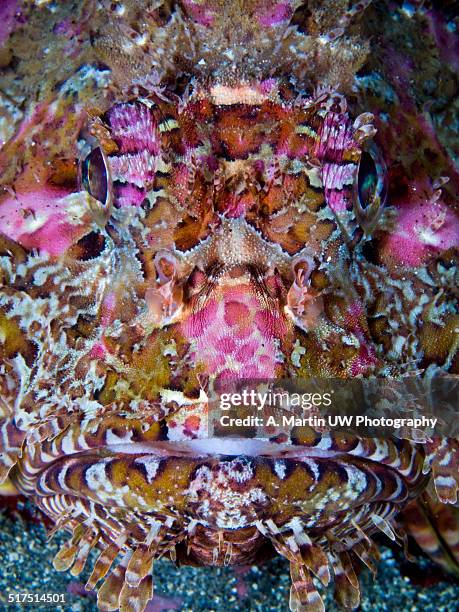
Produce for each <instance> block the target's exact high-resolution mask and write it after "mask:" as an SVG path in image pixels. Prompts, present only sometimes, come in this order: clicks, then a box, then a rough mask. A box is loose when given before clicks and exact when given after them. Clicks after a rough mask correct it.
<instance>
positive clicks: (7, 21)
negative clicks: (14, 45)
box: [0, 0, 19, 47]
mask: <svg viewBox="0 0 459 612" xmlns="http://www.w3.org/2000/svg"><path fill="white" fill-rule="evenodd" d="M18 6H19V2H18V0H2V2H1V6H0V47H3V45H4V44H5V42H6V41H7V40H8V36H9V35H10V34H11V32H12V31H13V29H14V27H15V25H16V11H17V10H18Z"/></svg>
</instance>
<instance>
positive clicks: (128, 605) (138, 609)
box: [118, 574, 153, 612]
mask: <svg viewBox="0 0 459 612" xmlns="http://www.w3.org/2000/svg"><path fill="white" fill-rule="evenodd" d="M152 597H153V577H152V575H151V574H149V575H148V576H145V577H144V578H143V579H142V580H141V581H140V582H139V584H138V585H137V586H130V585H129V584H128V583H127V582H125V583H124V585H123V587H122V589H121V593H120V597H119V602H118V603H119V609H120V612H142V611H143V610H144V609H145V608H146V606H147V603H148V602H149V601H150V599H151V598H152Z"/></svg>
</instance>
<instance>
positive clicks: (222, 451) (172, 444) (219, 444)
mask: <svg viewBox="0 0 459 612" xmlns="http://www.w3.org/2000/svg"><path fill="white" fill-rule="evenodd" d="M323 446H324V448H319V447H314V448H311V447H307V446H299V445H293V446H292V445H291V444H278V443H276V442H272V441H270V440H260V439H257V438H242V437H240V438H239V437H231V438H219V437H213V438H196V439H193V440H180V441H173V440H167V441H157V442H151V443H143V442H135V443H128V444H108V445H107V446H106V447H105V449H106V450H107V451H109V452H111V453H122V454H126V455H132V454H139V453H142V454H151V455H155V456H158V457H218V456H220V457H221V456H225V457H240V456H245V457H266V458H273V459H276V458H283V459H297V460H301V458H302V457H324V458H326V457H334V456H337V455H339V454H340V453H339V451H335V450H328V449H327V448H326V446H327V443H325V444H324V445H323Z"/></svg>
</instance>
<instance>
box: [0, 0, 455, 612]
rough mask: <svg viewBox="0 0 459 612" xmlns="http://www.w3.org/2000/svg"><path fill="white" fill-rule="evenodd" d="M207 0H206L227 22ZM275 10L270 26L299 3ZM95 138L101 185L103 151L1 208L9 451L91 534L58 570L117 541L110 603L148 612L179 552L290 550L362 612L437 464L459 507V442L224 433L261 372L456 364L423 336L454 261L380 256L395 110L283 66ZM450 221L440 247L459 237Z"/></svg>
mask: <svg viewBox="0 0 459 612" xmlns="http://www.w3.org/2000/svg"><path fill="white" fill-rule="evenodd" d="M196 4H197V3H194V2H189V3H188V2H187V3H184V5H185V8H186V9H187V10H189V11H191V13H192V15H193V18H194V19H195V20H196V22H197V23H198V24H199V25H201V26H203V27H208V25H207V23H208V22H209V24H211V22H212V19H213V18H212V11H210V9H209V11H210V12H206V10H207V9H206V8H205V7H204V8H203V7H202V6H201V5H199V10H198V7H197V6H195V5H196ZM265 4H266V3H260V5H262V8H261V9H260V11H261V12H260V15H259V21H260V23H261V24H262V25H263V27H265V26H266V27H274V26H275V25H276V24H277V21H276V20H280V21H283V20H284V21H285V20H286V19H288V18H289V15H290V13H289V11H290V12H291V11H292V10H293V9H292V8H291V7H290V4H288V3H285V6H284V5H283V4H282V3H277V4H276V5H275V6H274V7H273V12H270V11H268V12H266V7H265ZM283 7H284V8H283ZM274 9H275V10H274ZM196 11H197V12H196ZM285 11H287V13H286V14H284V13H285ZM195 12H196V14H195ZM349 19H350V17H349ZM209 20H210V21H209ZM265 22H266V23H265ZM331 38H333V37H331ZM90 132H91V135H92V136H91V138H92V139H89V141H88V143H87V145H86V153H89V151H90V150H91V149H92V150H93V151H98V153H97V156H98V157H97V160H98V161H97V162H96V161H94V168H95V172H96V173H97V177H96V179H97V180H96V179H94V176H93V177H91V178H90V179H89V180H88V177H87V176H85V172H86V170H87V167H88V166H87V165H86V166H85V165H84V163H83V167H82V170H81V175H82V178H81V185H80V190H79V191H76V192H75V193H72V194H69V195H62V194H61V193H55V192H52V193H50V192H49V187H44V188H43V189H42V190H41V191H39V190H36V192H35V193H36V194H40V197H38V195H35V197H30V198H29V199H30V201H29V200H27V202H28V206H27V207H24V205H23V204H22V207H21V205H18V203H17V200H15V199H14V198H12V197H11V196H9V197H5V199H4V201H3V202H2V203H1V204H0V231H1V232H2V275H3V283H4V284H3V286H2V289H1V292H0V308H1V311H0V314H1V318H0V326H1V327H0V330H1V340H2V344H1V345H0V351H1V354H2V366H1V368H2V369H1V371H0V373H1V378H0V384H1V385H2V387H1V388H2V403H1V410H2V420H1V421H0V426H1V430H0V431H1V433H2V442H1V444H0V450H1V451H2V466H3V471H4V473H5V475H6V473H7V472H8V471H9V470H10V468H11V466H14V467H13V469H11V471H10V472H9V474H10V477H11V479H12V480H13V481H14V482H15V484H16V485H17V487H18V488H19V490H20V491H22V492H24V493H25V494H27V495H30V496H31V497H33V498H34V499H35V501H36V503H37V504H38V505H39V506H40V507H41V508H42V509H43V510H44V511H45V512H46V513H47V514H48V515H49V516H51V517H52V518H53V519H55V521H56V529H58V528H61V527H64V528H67V529H68V530H71V531H72V532H73V536H72V538H71V540H70V541H69V542H68V544H66V545H65V546H64V547H63V548H62V550H61V551H60V552H59V553H58V555H57V557H56V559H55V566H56V568H57V569H67V568H70V567H72V570H71V571H72V573H74V574H78V573H79V572H81V570H82V568H83V566H84V563H85V561H86V557H87V555H88V552H89V551H90V549H91V548H93V547H94V546H97V547H98V548H100V549H101V551H102V552H101V555H100V557H99V558H98V560H97V562H96V564H95V568H94V571H93V573H92V575H91V577H90V579H89V581H88V588H91V587H94V586H95V585H96V583H97V582H98V581H99V580H102V585H101V586H100V588H99V591H98V601H99V606H100V608H101V609H105V610H115V609H117V608H118V607H119V608H120V609H121V610H130V609H133V608H134V609H143V608H144V607H145V605H146V602H147V601H148V600H149V599H150V597H151V592H152V591H151V589H152V577H151V565H152V561H153V559H154V558H156V557H158V556H160V555H162V554H165V553H169V554H170V555H171V557H172V558H177V559H178V560H179V561H180V562H182V563H193V564H203V565H209V564H214V565H215V564H247V563H255V562H257V561H259V560H260V559H262V558H265V557H266V556H267V555H269V554H271V553H272V550H273V548H274V549H275V550H276V551H277V552H279V553H280V554H281V555H283V556H285V557H286V558H287V559H288V560H289V561H290V565H291V575H292V590H291V601H290V606H291V609H292V610H302V609H306V608H307V609H308V610H316V609H317V610H320V609H322V607H323V604H322V601H321V598H320V595H319V594H318V592H317V590H316V588H315V586H314V584H313V582H312V578H311V577H312V575H315V576H317V577H318V578H319V579H320V580H321V581H322V583H323V584H325V585H326V584H328V582H329V581H330V577H331V570H332V571H333V574H334V583H335V593H336V598H337V600H338V602H339V603H341V604H342V605H343V606H345V607H351V608H352V607H356V606H357V605H358V601H359V586H358V580H357V578H356V574H355V568H356V567H357V565H358V562H359V559H360V560H361V561H363V563H365V564H366V565H367V566H369V567H370V568H372V569H373V565H374V559H375V558H377V549H376V547H375V545H374V543H373V541H372V540H371V536H372V535H373V534H374V533H375V532H376V531H378V530H380V531H382V532H383V533H385V534H386V535H388V536H389V537H390V538H392V539H397V540H401V541H403V540H404V534H403V530H401V529H400V530H398V531H397V529H399V528H398V525H397V524H396V515H397V513H398V512H399V510H400V509H401V508H403V507H404V506H405V504H406V503H407V502H409V501H410V500H413V499H415V498H418V497H419V496H420V495H421V493H422V491H423V490H424V489H425V488H426V486H427V485H428V483H429V481H431V482H433V483H434V485H435V488H436V493H437V494H438V497H439V499H440V500H441V501H442V502H444V503H455V502H456V499H457V488H458V481H459V474H458V462H457V452H458V451H457V449H458V445H457V441H455V440H447V439H446V438H443V439H434V440H433V441H428V442H425V443H419V442H416V441H414V440H411V439H404V440H400V439H396V438H394V439H393V440H376V439H366V440H365V439H359V438H358V437H353V436H345V437H343V436H341V437H340V436H337V435H336V436H335V435H325V434H321V433H319V432H316V431H313V430H312V429H309V428H300V427H296V428H294V429H293V430H292V431H291V433H290V435H289V436H288V437H287V438H283V439H282V440H280V439H278V438H276V437H274V438H273V439H272V440H269V441H265V440H250V441H249V440H232V439H231V440H228V439H227V440H216V439H215V438H213V439H212V438H211V439H208V414H209V402H208V400H209V397H210V396H211V393H212V391H213V390H214V389H215V386H216V384H217V383H218V382H220V381H228V380H237V379H240V378H242V377H250V378H269V379H270V378H276V377H299V378H308V377H310V376H321V377H326V378H328V377H339V378H348V377H354V376H364V377H368V376H372V375H376V376H385V377H387V376H400V375H404V374H406V373H417V371H418V369H419V368H420V367H421V363H422V368H423V369H427V368H429V367H430V369H431V370H430V371H431V372H432V373H434V372H442V371H444V372H446V371H448V369H450V368H451V366H452V364H453V360H454V355H455V351H456V348H457V343H456V342H455V340H454V338H453V337H452V336H453V334H452V333H451V334H450V335H451V341H450V344H449V345H448V347H447V350H446V354H445V355H444V356H443V358H442V359H440V358H438V355H436V354H435V353H434V352H433V351H431V352H430V354H429V353H428V351H427V350H426V340H425V338H424V337H423V334H424V333H425V323H427V322H429V321H431V320H435V321H437V322H438V321H440V325H441V326H442V327H448V326H450V327H451V329H452V328H453V326H454V325H457V314H455V302H454V300H453V298H452V296H451V295H450V294H449V293H448V291H447V290H446V288H447V287H448V286H450V285H451V268H450V267H446V266H444V265H442V262H441V260H439V261H438V262H437V263H436V265H432V263H431V261H430V262H429V263H430V267H429V266H428V265H425V266H424V267H423V268H422V274H420V273H419V269H420V266H418V267H417V268H413V269H410V268H409V267H405V268H401V269H399V270H391V271H390V273H389V270H388V269H387V268H386V267H385V266H383V265H381V264H376V263H374V262H373V261H371V260H370V259H369V258H368V257H367V253H368V245H369V244H370V245H371V242H372V240H373V235H374V233H375V232H377V231H381V230H382V229H384V228H386V229H387V228H388V227H390V210H389V212H388V213H386V212H385V211H384V209H383V205H384V201H383V192H382V190H379V191H378V190H376V191H374V192H373V193H370V196H369V199H368V200H366V201H362V199H361V198H360V199H359V197H358V194H357V193H356V191H358V181H359V178H358V177H359V172H358V170H359V164H360V162H361V159H362V155H363V151H366V150H370V142H371V139H372V137H373V136H374V133H375V130H374V128H373V126H372V116H371V115H370V114H369V113H365V114H363V115H360V116H359V117H357V118H351V117H350V116H349V114H348V112H347V105H346V100H345V98H344V97H343V96H342V95H340V94H337V93H334V92H333V91H325V92H323V93H319V92H318V93H316V94H314V95H308V94H306V93H304V92H303V91H302V90H301V89H300V88H295V87H294V86H293V85H291V84H290V83H289V82H288V81H287V80H284V79H272V78H270V79H264V80H257V81H253V82H241V83H239V84H234V83H233V84H231V85H228V86H226V85H221V83H217V84H215V83H214V84H209V83H202V84H200V85H199V86H196V87H195V88H194V89H193V91H192V92H188V93H187V94H186V95H185V94H184V95H183V96H178V95H176V94H174V93H173V92H172V91H170V92H168V91H160V92H159V91H157V90H152V91H150V92H146V93H145V95H143V96H142V98H141V99H139V98H138V97H136V98H132V99H129V100H124V101H123V102H122V103H119V104H116V105H114V106H112V107H111V108H110V109H109V110H108V111H107V112H106V113H103V114H101V115H100V116H94V117H93V120H92V123H91V125H90ZM82 148H83V146H82ZM372 155H376V154H374V153H372ZM83 157H84V156H83ZM94 159H95V158H93V157H90V158H89V162H86V164H88V163H89V164H91V160H94ZM374 159H375V160H376V163H377V166H378V168H379V174H380V175H382V174H383V172H384V169H383V166H382V164H380V163H379V161H377V158H376V157H375V158H374ZM89 167H91V165H90V166H89ZM85 168H86V170H85ZM104 181H106V183H107V186H108V188H107V190H105V189H104ZM83 188H84V189H83ZM46 189H48V191H46ZM85 190H86V191H85ZM24 197H26V196H24ZM22 202H24V199H23V200H22ZM434 204H435V202H434V203H433V204H432V206H433V208H435V206H434ZM440 212H441V211H440ZM445 214H446V213H445ZM448 214H449V213H448ZM451 223H452V224H453V226H454V223H457V219H456V218H454V220H453V221H452V222H451ZM441 227H442V224H441V223H439V222H438V223H437V224H435V223H433V224H431V230H432V232H435V231H440V230H441ZM435 228H437V229H435ZM423 236H424V234H422V235H420V238H419V240H420V241H421V242H422V239H423ZM437 238H438V239H437V242H436V243H435V245H436V251H435V253H438V252H443V251H445V250H446V249H447V248H450V247H451V246H452V245H451V237H450V236H449V234H448V235H447V236H443V235H440V236H439V237H438V236H437ZM431 243H432V241H431ZM455 321H456V322H455ZM446 342H447V341H446ZM426 353H427V357H426ZM426 359H427V363H426ZM394 531H395V533H394ZM450 549H451V551H452V554H453V555H454V554H457V544H455V543H454V542H452V544H451V547H450ZM116 558H119V559H120V563H119V564H118V565H116V567H115V566H114V569H111V570H110V568H111V566H112V564H113V563H114V561H115V559H116Z"/></svg>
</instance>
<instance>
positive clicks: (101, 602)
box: [97, 551, 131, 612]
mask: <svg viewBox="0 0 459 612" xmlns="http://www.w3.org/2000/svg"><path fill="white" fill-rule="evenodd" d="M130 558H131V552H130V551H129V552H128V553H126V555H125V556H124V557H123V559H122V560H121V562H120V563H119V564H118V565H117V566H116V567H115V568H114V569H113V570H112V571H111V572H110V574H109V575H108V576H107V578H106V579H105V580H104V582H103V584H102V586H101V587H100V588H99V590H98V592H97V607H98V608H99V610H104V611H105V612H111V611H112V610H118V608H119V599H120V593H121V589H122V588H123V586H124V578H125V574H126V567H127V566H128V564H129V560H130Z"/></svg>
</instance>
